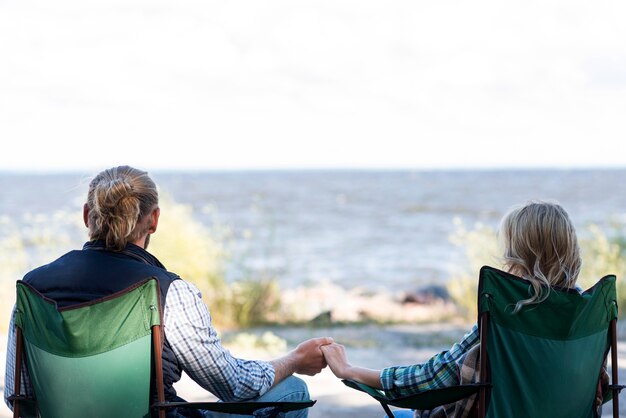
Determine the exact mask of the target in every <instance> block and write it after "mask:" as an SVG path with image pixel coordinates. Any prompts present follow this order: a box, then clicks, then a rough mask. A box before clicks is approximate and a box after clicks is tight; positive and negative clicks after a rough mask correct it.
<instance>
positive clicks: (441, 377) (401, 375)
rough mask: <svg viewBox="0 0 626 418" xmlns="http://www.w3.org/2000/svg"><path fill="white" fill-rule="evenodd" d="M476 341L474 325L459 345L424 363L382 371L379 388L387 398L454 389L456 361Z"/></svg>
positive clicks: (456, 380)
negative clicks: (447, 388)
mask: <svg viewBox="0 0 626 418" xmlns="http://www.w3.org/2000/svg"><path fill="white" fill-rule="evenodd" d="M479 341H480V339H479V335H478V325H474V326H473V327H472V330H471V331H470V332H468V333H467V334H465V336H464V337H463V339H462V340H461V342H459V343H456V344H454V345H453V346H452V348H451V349H450V350H448V351H442V352H441V353H439V354H436V355H435V356H433V357H431V358H430V359H429V360H428V361H427V362H425V363H421V364H414V365H411V366H394V367H388V368H386V369H383V370H382V371H381V373H380V382H381V385H382V387H383V389H384V390H385V392H386V393H387V395H389V396H393V397H398V396H408V395H412V394H415V393H418V392H422V391H425V390H430V389H436V388H441V387H447V386H453V385H456V384H458V383H459V365H458V361H459V360H460V359H461V358H462V357H463V356H464V355H465V354H466V353H467V352H468V351H469V350H470V348H472V347H473V346H475V345H476V344H478V343H479Z"/></svg>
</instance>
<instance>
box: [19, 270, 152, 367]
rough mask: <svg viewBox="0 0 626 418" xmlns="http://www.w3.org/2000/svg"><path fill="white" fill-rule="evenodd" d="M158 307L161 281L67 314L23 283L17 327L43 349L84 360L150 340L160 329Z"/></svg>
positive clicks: (21, 285) (20, 286)
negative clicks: (152, 328) (142, 339)
mask: <svg viewBox="0 0 626 418" xmlns="http://www.w3.org/2000/svg"><path fill="white" fill-rule="evenodd" d="M158 307H159V302H158V283H157V282H156V280H148V281H146V282H145V283H143V284H141V285H140V286H138V287H136V288H134V289H133V290H131V291H130V292H127V293H125V294H119V295H112V296H111V297H108V298H106V299H102V300H100V301H94V302H92V303H91V304H88V305H79V307H77V308H73V309H63V310H58V309H57V306H56V304H55V303H54V302H53V301H51V300H49V299H44V298H43V297H42V296H41V295H39V294H38V293H37V292H36V291H35V290H34V289H32V288H30V287H29V286H28V285H26V284H24V283H23V282H18V284H17V302H16V315H15V323H16V326H18V327H20V328H21V329H22V332H23V334H24V337H25V338H26V339H27V340H28V341H29V342H30V343H31V344H34V345H35V346H37V347H39V348H41V349H42V350H45V351H48V352H50V353H53V354H57V355H60V356H66V357H84V356H90V355H94V354H99V353H104V352H106V351H109V350H112V349H115V348H117V347H120V346H122V345H124V344H127V343H129V342H132V341H134V340H136V339H138V338H141V337H144V336H146V335H149V334H150V333H151V330H150V327H151V326H152V325H158V324H160V316H159V309H158ZM137 324H139V326H137Z"/></svg>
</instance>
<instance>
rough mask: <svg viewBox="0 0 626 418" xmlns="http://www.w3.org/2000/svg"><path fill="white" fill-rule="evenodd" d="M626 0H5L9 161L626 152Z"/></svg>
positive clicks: (527, 157) (4, 124)
mask: <svg viewBox="0 0 626 418" xmlns="http://www.w3.org/2000/svg"><path fill="white" fill-rule="evenodd" d="M624 16H626V2H624V1H596V2H589V1H584V2H583V1H566V0H563V1H553V0H541V1H532V0H531V1H529V0H523V1H501V0H490V1H471V2H470V1H461V0H427V1H422V0H397V1H388V0H378V1H376V0H349V1H348V0H306V1H304V0H302V1H298V0H264V1H259V0H228V1H227V0H220V1H210V0H191V1H187V0H180V1H179V0H176V1H175V0H87V1H85V0H58V1H54V2H50V1H49V0H4V1H2V2H0V141H1V143H2V149H1V150H0V170H7V169H8V170H58V169H95V168H97V169H99V168H104V167H108V166H112V165H118V164H133V165H137V166H139V167H141V168H146V169H155V168H171V169H178V168H183V169H196V168H206V169H224V168H227V169H232V168H316V167H322V168H323V167H360V168H366V167H372V168H394V167H414V168H466V167H519V166H522V167H537V166H541V167H545V166H555V167H587V166H594V167H598V166H599V167H604V166H617V167H626V146H624V138H625V137H626V135H625V134H626V118H625V115H626V25H625V24H624Z"/></svg>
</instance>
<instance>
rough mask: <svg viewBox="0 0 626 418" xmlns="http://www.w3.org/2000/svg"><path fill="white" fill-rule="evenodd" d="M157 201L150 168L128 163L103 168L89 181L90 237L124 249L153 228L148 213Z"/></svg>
mask: <svg viewBox="0 0 626 418" xmlns="http://www.w3.org/2000/svg"><path fill="white" fill-rule="evenodd" d="M158 204H159V195H158V192H157V187H156V184H155V183H154V182H153V181H152V179H151V178H150V177H149V176H148V173H147V172H145V171H141V170H138V169H136V168H132V167H129V166H120V167H113V168H109V169H108V170H104V171H102V172H101V173H99V174H98V175H97V176H96V177H95V178H94V179H93V180H92V181H91V183H90V184H89V192H88V193H87V203H86V204H85V222H86V224H87V227H88V228H89V237H90V239H92V240H94V239H101V240H104V241H105V245H106V247H107V248H111V249H114V250H121V249H123V248H124V247H125V246H126V244H127V243H129V242H134V241H137V240H138V239H140V238H141V237H142V236H143V235H145V234H147V233H148V232H150V228H153V226H154V225H153V223H152V222H151V219H150V218H151V217H150V216H149V215H151V214H152V213H153V211H154V210H156V209H157V208H158Z"/></svg>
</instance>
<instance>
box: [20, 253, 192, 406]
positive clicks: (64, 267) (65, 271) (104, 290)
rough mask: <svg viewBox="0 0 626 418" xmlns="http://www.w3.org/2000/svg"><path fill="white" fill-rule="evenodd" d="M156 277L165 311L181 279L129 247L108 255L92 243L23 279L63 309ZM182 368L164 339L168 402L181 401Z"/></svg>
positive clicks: (164, 381) (148, 255)
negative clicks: (176, 386)
mask: <svg viewBox="0 0 626 418" xmlns="http://www.w3.org/2000/svg"><path fill="white" fill-rule="evenodd" d="M150 277H156V278H157V280H158V281H159V288H160V291H161V303H162V304H163V306H162V307H161V308H162V309H163V307H164V305H165V299H166V298H167V290H168V288H169V286H170V284H171V283H172V282H173V281H174V280H177V279H180V278H179V277H178V276H177V275H176V274H174V273H170V272H168V271H167V270H166V269H165V267H164V266H163V265H162V264H161V262H159V260H157V259H156V257H154V256H153V255H152V254H150V253H149V252H147V251H145V250H144V249H143V248H141V247H139V246H137V245H134V244H128V245H127V246H126V248H125V249H124V250H122V251H109V250H106V249H105V247H104V244H103V242H101V241H90V242H88V243H86V244H85V246H84V247H83V249H82V250H77V251H70V252H69V253H67V254H65V255H63V256H62V257H61V258H59V259H58V260H56V261H53V262H52V263H50V264H46V265H45V266H41V267H39V268H37V269H35V270H33V271H31V272H29V273H28V274H26V276H24V281H25V282H27V283H29V284H30V285H32V286H33V287H34V288H35V289H37V290H38V291H39V292H40V293H42V294H43V295H44V296H46V297H49V298H50V299H52V300H54V301H56V302H57V304H58V305H59V306H60V307H66V306H71V305H76V304H78V303H83V302H90V301H92V300H95V299H99V298H102V297H104V296H108V295H110V294H113V293H115V292H119V291H121V290H124V289H125V288H127V287H129V286H132V285H133V284H135V283H137V282H140V281H142V280H144V279H146V278H150ZM181 372H182V367H181V365H180V364H179V362H178V360H177V359H176V356H175V355H174V352H173V351H172V348H171V347H170V345H169V343H168V342H167V338H166V339H165V342H164V345H163V383H164V386H165V400H166V401H175V400H179V399H180V398H177V396H176V390H175V389H174V387H173V384H174V382H177V381H179V380H180V376H181Z"/></svg>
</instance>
